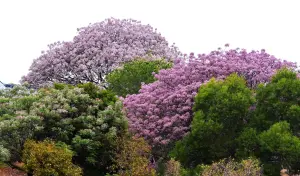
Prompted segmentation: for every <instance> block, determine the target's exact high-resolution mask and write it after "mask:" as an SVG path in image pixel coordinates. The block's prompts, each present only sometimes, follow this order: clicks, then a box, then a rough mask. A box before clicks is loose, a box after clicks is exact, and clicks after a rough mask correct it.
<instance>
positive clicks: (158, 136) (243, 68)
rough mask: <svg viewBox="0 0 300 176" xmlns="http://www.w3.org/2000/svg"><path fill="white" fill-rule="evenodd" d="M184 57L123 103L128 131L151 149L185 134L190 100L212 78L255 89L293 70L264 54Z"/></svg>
mask: <svg viewBox="0 0 300 176" xmlns="http://www.w3.org/2000/svg"><path fill="white" fill-rule="evenodd" d="M185 57H186V58H185V59H180V60H179V61H178V62H176V63H175V65H174V67H173V68H171V69H168V70H161V71H160V72H159V73H158V74H157V75H155V77H156V78H157V81H156V82H154V83H151V84H148V85H143V86H142V88H141V90H140V92H139V93H138V94H134V95H129V96H127V97H126V98H125V99H124V107H125V109H126V112H127V117H128V119H129V124H130V129H131V130H132V131H133V132H134V133H135V134H136V135H137V136H142V137H144V138H145V139H147V140H148V141H149V142H150V144H152V145H154V146H155V145H166V144H169V143H172V142H174V141H176V140H178V139H181V138H182V137H183V136H184V135H185V134H186V133H187V132H188V131H189V126H190V123H191V120H192V115H193V112H192V107H193V98H194V96H195V95H196V94H197V91H198V88H199V87H200V86H201V84H203V83H205V82H207V81H208V80H210V79H211V78H212V77H215V78H217V79H223V78H225V77H226V76H228V75H230V74H231V73H234V72H236V73H238V74H239V75H243V76H244V77H245V79H246V80H247V83H248V85H249V86H250V87H255V86H256V85H257V84H258V83H262V82H267V81H268V80H269V79H270V77H271V76H272V75H273V74H274V73H275V71H276V70H277V69H279V68H282V67H284V66H287V67H291V68H295V67H296V64H295V63H290V62H287V61H281V60H279V59H277V58H275V57H274V56H272V55H269V54H268V53H266V52H265V50H261V51H251V52H247V51H246V50H245V49H231V50H216V51H212V52H211V53H209V54H199V55H198V56H195V55H194V54H193V53H191V54H190V56H186V55H185Z"/></svg>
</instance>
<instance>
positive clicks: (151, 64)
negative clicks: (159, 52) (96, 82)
mask: <svg viewBox="0 0 300 176" xmlns="http://www.w3.org/2000/svg"><path fill="white" fill-rule="evenodd" d="M171 66H172V64H171V63H169V62H166V61H164V60H152V61H149V60H145V59H138V60H134V61H131V62H127V63H125V64H124V65H123V67H122V68H120V69H116V70H114V71H112V72H111V73H110V74H109V75H108V76H107V78H106V79H107V82H108V89H110V90H112V91H113V92H115V93H116V94H117V95H119V96H123V97H125V96H126V95H127V94H135V93H138V91H139V90H140V88H141V85H142V83H145V84H148V83H152V82H154V81H155V77H154V75H153V73H158V71H159V70H161V69H167V68H171Z"/></svg>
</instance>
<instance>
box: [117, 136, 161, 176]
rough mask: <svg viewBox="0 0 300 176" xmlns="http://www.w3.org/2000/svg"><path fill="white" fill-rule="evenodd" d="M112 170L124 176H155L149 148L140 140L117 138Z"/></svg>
mask: <svg viewBox="0 0 300 176" xmlns="http://www.w3.org/2000/svg"><path fill="white" fill-rule="evenodd" d="M117 143H118V144H119V146H118V148H119V149H118V150H117V151H118V152H117V153H116V158H115V164H114V165H113V166H112V170H115V171H117V173H118V174H119V175H122V176H123V175H124V176H139V175H144V176H155V169H154V168H153V167H152V166H151V163H150V154H151V147H150V146H149V145H148V144H147V143H146V142H145V140H144V139H142V138H135V137H132V138H119V139H118V142H117Z"/></svg>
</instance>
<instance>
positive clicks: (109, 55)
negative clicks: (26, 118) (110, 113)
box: [22, 18, 179, 87]
mask: <svg viewBox="0 0 300 176" xmlns="http://www.w3.org/2000/svg"><path fill="white" fill-rule="evenodd" d="M78 33H79V34H78V35H77V36H75V37H74V39H73V41H71V42H56V43H54V44H51V45H49V50H48V51H46V52H42V55H41V56H40V57H39V58H37V59H35V60H34V62H33V63H32V65H31V67H30V72H29V74H28V75H26V76H24V77H23V78H22V81H23V82H28V83H30V84H31V85H34V86H36V87H41V86H43V85H45V84H46V85H47V84H49V83H52V82H64V83H70V84H77V83H82V82H93V83H96V84H101V83H104V82H105V79H104V78H105V75H107V73H109V72H111V71H112V70H113V69H114V68H115V67H117V66H118V65H119V64H120V63H123V62H126V61H129V60H132V59H134V58H136V57H147V56H149V57H148V58H149V59H150V58H151V59H152V58H161V57H164V58H165V59H166V60H172V59H173V58H176V57H177V56H178V55H179V51H178V49H177V47H175V46H174V45H171V46H169V44H168V42H167V41H166V39H165V38H164V37H163V36H162V35H161V34H160V33H158V32H157V31H156V29H153V28H152V27H151V26H150V25H143V24H141V23H140V22H139V21H135V20H119V19H114V18H110V19H107V20H105V21H102V22H99V23H95V24H91V25H89V26H87V27H83V28H80V29H78Z"/></svg>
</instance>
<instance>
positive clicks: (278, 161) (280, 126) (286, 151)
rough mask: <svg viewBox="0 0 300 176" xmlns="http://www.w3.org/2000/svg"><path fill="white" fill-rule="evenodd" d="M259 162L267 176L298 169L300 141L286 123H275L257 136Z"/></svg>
mask: <svg viewBox="0 0 300 176" xmlns="http://www.w3.org/2000/svg"><path fill="white" fill-rule="evenodd" d="M259 140H260V145H261V148H260V150H261V156H260V158H261V161H262V163H263V165H264V170H265V172H266V174H268V175H277V174H278V173H279V171H280V169H283V168H286V169H289V170H291V171H298V170H299V169H300V165H299V157H300V139H299V138H298V137H297V136H294V135H293V134H292V132H291V129H290V125H289V123H287V122H286V121H282V122H278V123H275V124H274V125H272V126H271V127H270V129H269V130H267V131H264V132H262V133H261V134H260V135H259Z"/></svg>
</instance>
